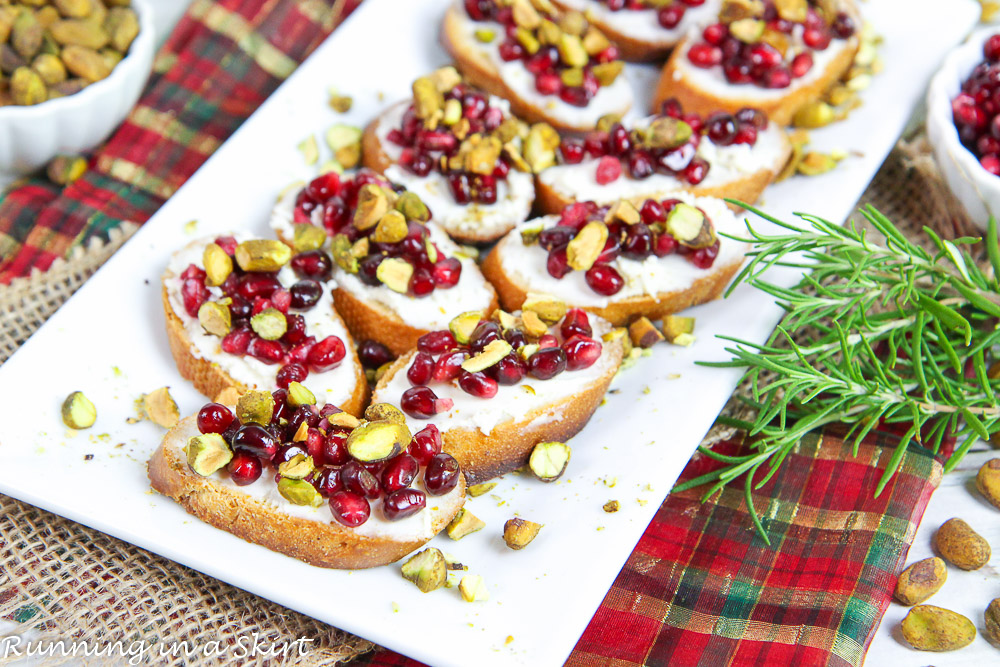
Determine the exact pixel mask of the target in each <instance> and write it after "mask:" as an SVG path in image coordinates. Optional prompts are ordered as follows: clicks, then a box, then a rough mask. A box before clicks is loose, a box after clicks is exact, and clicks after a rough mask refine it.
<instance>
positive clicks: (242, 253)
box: [236, 239, 292, 271]
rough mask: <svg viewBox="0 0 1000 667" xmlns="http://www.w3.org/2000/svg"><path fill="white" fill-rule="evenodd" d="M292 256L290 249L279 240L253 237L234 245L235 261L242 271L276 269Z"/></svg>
mask: <svg viewBox="0 0 1000 667" xmlns="http://www.w3.org/2000/svg"><path fill="white" fill-rule="evenodd" d="M291 258H292V249H291V248H289V247H288V246H287V245H285V244H284V243H282V242H281V241H275V240H270V239H253V240H250V241H244V242H243V243H241V244H239V245H238V246H236V263H237V264H239V265H240V268H241V269H243V270H244V271H278V270H279V269H281V267H283V266H284V265H285V264H288V260H290V259H291Z"/></svg>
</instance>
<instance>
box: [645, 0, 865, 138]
mask: <svg viewBox="0 0 1000 667" xmlns="http://www.w3.org/2000/svg"><path fill="white" fill-rule="evenodd" d="M843 5H844V10H845V11H848V12H849V13H851V14H852V15H853V16H855V18H856V21H855V23H856V25H858V26H860V25H861V20H860V17H858V15H857V10H856V9H855V8H854V6H853V4H851V3H849V2H846V0H845V2H843ZM698 39H699V33H698V32H697V31H693V32H692V33H690V34H689V35H688V37H687V38H685V40H684V41H683V42H681V43H680V44H678V45H677V48H676V49H674V52H673V53H672V54H671V56H670V59H669V60H668V61H667V64H666V65H665V66H664V67H663V72H662V74H661V75H660V81H659V83H658V84H657V87H656V93H655V96H654V98H653V108H654V109H657V108H659V107H660V104H661V103H662V102H663V101H664V100H667V99H670V98H676V99H677V100H678V101H679V102H680V103H681V105H682V106H683V107H684V108H685V109H686V110H688V111H694V112H697V113H700V114H707V113H710V112H712V111H718V110H720V109H721V110H724V111H729V112H730V113H735V112H736V111H738V110H740V109H742V108H743V107H755V108H757V109H761V110H762V111H764V112H765V113H766V114H767V116H768V118H770V119H771V121H772V122H774V123H778V124H780V125H789V124H790V123H791V120H792V116H794V115H795V112H796V111H798V110H799V109H800V108H801V107H802V106H804V105H805V104H807V103H809V102H812V101H813V100H816V99H818V98H819V97H820V96H822V94H823V93H824V92H826V91H827V90H829V89H830V88H831V87H833V85H834V84H836V82H837V81H838V80H839V79H840V78H841V77H842V76H843V75H844V73H845V72H846V71H847V70H848V69H849V68H850V67H851V63H853V62H854V56H855V55H856V54H857V52H858V47H859V45H860V41H859V39H858V36H857V34H855V35H853V36H852V37H850V38H848V39H844V40H842V39H835V40H833V41H832V42H831V43H830V46H829V47H827V49H826V50H824V51H816V52H814V53H813V56H814V58H815V64H814V65H813V68H812V70H810V71H809V72H808V73H807V74H806V75H805V76H804V77H801V78H797V79H793V80H792V84H791V85H790V86H789V87H788V88H783V89H778V90H770V89H766V88H761V87H759V86H756V85H754V84H740V85H734V84H731V83H729V82H728V81H726V78H725V76H724V75H723V73H722V67H721V66H716V67H713V68H711V69H700V68H698V67H695V66H694V65H692V64H691V62H690V61H689V60H688V58H687V53H688V50H689V49H690V47H691V46H692V45H693V44H694V43H695V41H697V40H698Z"/></svg>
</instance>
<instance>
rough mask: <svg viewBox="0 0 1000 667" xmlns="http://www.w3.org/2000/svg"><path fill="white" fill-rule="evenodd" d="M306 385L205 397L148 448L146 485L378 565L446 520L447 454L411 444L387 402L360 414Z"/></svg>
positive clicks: (299, 547)
mask: <svg viewBox="0 0 1000 667" xmlns="http://www.w3.org/2000/svg"><path fill="white" fill-rule="evenodd" d="M309 393H310V392H309V390H307V389H306V388H305V387H304V386H303V385H300V384H297V383H296V384H294V385H292V386H291V387H290V389H289V390H288V391H285V390H279V391H276V392H274V394H271V393H268V392H266V391H251V392H248V393H247V394H245V395H244V396H243V397H241V398H240V402H239V403H238V404H237V405H236V406H235V407H229V406H225V405H221V404H218V403H210V404H208V405H206V406H204V407H203V408H202V409H201V410H200V411H199V412H198V415H197V416H191V417H187V418H185V419H183V420H181V422H180V423H179V424H178V425H177V426H176V427H175V428H173V429H171V430H170V431H169V432H168V433H167V435H166V437H164V439H163V442H162V443H161V445H160V446H159V448H158V449H157V450H156V452H155V453H154V454H153V456H152V458H150V460H149V463H148V465H147V474H148V476H149V480H150V482H151V485H152V487H153V488H154V489H155V490H156V491H158V492H160V493H162V494H163V495H165V496H168V497H170V498H173V499H174V500H176V501H177V502H178V503H180V504H181V505H182V506H183V507H184V509H185V510H187V511H188V512H189V513H190V514H192V515H194V516H196V517H198V518H199V519H201V520H202V521H205V522H206V523H209V524H211V525H213V526H215V527H216V528H221V529H222V530H226V531H229V532H230V533H232V534H234V535H236V536H237V537H240V538H242V539H244V540H246V541H247V542H252V543H254V544H259V545H261V546H264V547H267V548H268V549H272V550H273V551H277V552H279V553H283V554H285V555H287V556H291V557H293V558H298V559H300V560H302V561H305V562H306V563H309V564H311V565H316V566H319V567H329V568H338V569H360V568H369V567H377V566H379V565H386V564H388V563H392V562H395V561H397V560H399V559H400V558H402V557H403V556H405V555H406V554H408V553H410V552H411V551H414V550H415V549H418V548H419V547H420V546H422V545H423V544H425V543H426V542H427V541H428V540H430V539H431V538H432V537H433V536H434V535H435V534H437V533H438V532H440V531H441V530H442V529H443V528H444V527H445V526H447V525H448V523H449V522H450V521H451V520H452V518H454V516H455V514H456V513H457V512H458V510H459V509H461V507H462V505H463V504H464V502H465V479H464V477H463V475H462V473H461V468H460V466H459V464H458V463H457V462H456V461H455V459H454V458H452V457H451V456H448V455H447V454H436V455H435V456H431V457H426V458H424V459H422V460H421V461H419V462H418V460H417V459H416V458H414V457H413V456H411V455H410V454H408V453H407V450H408V449H413V448H414V447H415V445H413V444H412V440H413V439H412V437H411V434H410V431H409V429H408V428H407V426H406V425H405V424H404V423H403V419H402V415H401V414H400V413H399V411H398V410H395V409H394V408H392V407H391V406H378V405H374V406H371V407H369V409H368V411H367V412H366V413H365V414H366V417H367V419H366V420H362V421H359V420H358V419H357V418H355V417H352V416H350V415H348V414H347V413H340V412H337V409H336V408H334V407H333V406H332V405H331V404H327V405H326V406H324V407H323V408H318V407H317V406H315V405H312V404H309V403H305V402H304V401H306V400H308V394H309ZM304 395H305V396H304ZM286 422H287V423H286Z"/></svg>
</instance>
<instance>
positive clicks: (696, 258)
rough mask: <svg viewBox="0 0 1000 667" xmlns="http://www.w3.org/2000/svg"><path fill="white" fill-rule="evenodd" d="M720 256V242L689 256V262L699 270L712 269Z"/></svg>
mask: <svg viewBox="0 0 1000 667" xmlns="http://www.w3.org/2000/svg"><path fill="white" fill-rule="evenodd" d="M718 254H719V242H718V241H716V242H715V245H711V246H709V247H707V248H701V249H700V250H696V251H694V252H693V253H691V254H690V255H688V260H689V261H690V262H691V263H692V264H694V265H695V266H697V267H698V268H699V269H710V268H712V264H714V263H715V258H716V256H717V255H718Z"/></svg>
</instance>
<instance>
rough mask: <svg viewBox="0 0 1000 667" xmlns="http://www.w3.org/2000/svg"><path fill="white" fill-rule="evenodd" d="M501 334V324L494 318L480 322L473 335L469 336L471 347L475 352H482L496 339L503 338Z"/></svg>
mask: <svg viewBox="0 0 1000 667" xmlns="http://www.w3.org/2000/svg"><path fill="white" fill-rule="evenodd" d="M500 334H501V332H500V325H499V324H497V323H496V322H494V321H492V320H487V321H485V322H480V323H479V324H478V325H476V328H475V329H473V330H472V335H471V336H470V337H469V347H470V348H471V349H472V352H473V353H479V352H482V351H483V350H484V349H486V346H487V345H489V344H490V343H492V342H493V341H495V340H500V339H501V338H502V336H501V335H500Z"/></svg>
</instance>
